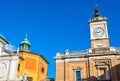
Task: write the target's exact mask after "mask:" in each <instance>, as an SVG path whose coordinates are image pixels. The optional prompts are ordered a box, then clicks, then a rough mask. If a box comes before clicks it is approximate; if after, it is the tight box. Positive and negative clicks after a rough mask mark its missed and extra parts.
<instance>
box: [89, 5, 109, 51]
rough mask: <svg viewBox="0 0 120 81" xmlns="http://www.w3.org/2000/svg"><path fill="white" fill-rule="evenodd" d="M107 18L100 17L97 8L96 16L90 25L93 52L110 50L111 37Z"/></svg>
mask: <svg viewBox="0 0 120 81" xmlns="http://www.w3.org/2000/svg"><path fill="white" fill-rule="evenodd" d="M107 20H108V19H107V18H105V17H103V16H101V15H100V12H99V9H98V7H97V6H95V8H94V15H93V18H91V19H90V20H89V21H88V23H89V26H90V37H91V38H90V42H91V48H92V50H95V49H103V48H105V49H109V47H110V45H109V37H108V29H107Z"/></svg>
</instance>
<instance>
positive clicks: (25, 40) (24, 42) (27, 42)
mask: <svg viewBox="0 0 120 81" xmlns="http://www.w3.org/2000/svg"><path fill="white" fill-rule="evenodd" d="M20 44H28V45H31V44H30V42H29V41H28V40H27V38H25V39H24V40H23V41H22V42H21V43H20Z"/></svg>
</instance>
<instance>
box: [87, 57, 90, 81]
mask: <svg viewBox="0 0 120 81" xmlns="http://www.w3.org/2000/svg"><path fill="white" fill-rule="evenodd" d="M87 58H88V81H89V79H90V64H89V63H90V61H89V56H87Z"/></svg>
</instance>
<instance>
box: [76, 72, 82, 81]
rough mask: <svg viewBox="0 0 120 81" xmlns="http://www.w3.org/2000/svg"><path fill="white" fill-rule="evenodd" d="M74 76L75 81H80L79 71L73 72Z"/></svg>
mask: <svg viewBox="0 0 120 81" xmlns="http://www.w3.org/2000/svg"><path fill="white" fill-rule="evenodd" d="M75 78H76V80H75V81H82V78H81V71H76V73H75Z"/></svg>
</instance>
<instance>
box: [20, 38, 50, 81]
mask: <svg viewBox="0 0 120 81" xmlns="http://www.w3.org/2000/svg"><path fill="white" fill-rule="evenodd" d="M30 47H31V44H30V42H29V41H28V40H27V37H26V38H25V39H24V40H23V41H22V42H21V43H20V51H19V54H21V56H22V58H20V59H19V65H18V77H19V78H21V79H22V78H24V77H23V76H25V74H27V79H28V81H40V80H42V79H45V78H47V67H48V62H47V61H46V60H45V58H44V57H43V56H42V55H41V54H36V53H33V52H30Z"/></svg>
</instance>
